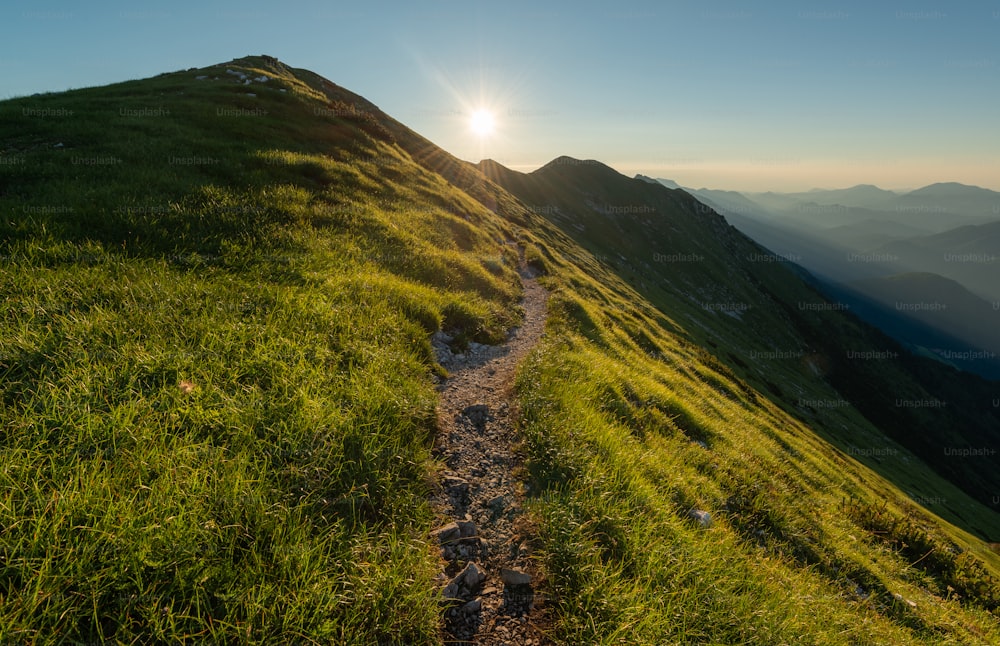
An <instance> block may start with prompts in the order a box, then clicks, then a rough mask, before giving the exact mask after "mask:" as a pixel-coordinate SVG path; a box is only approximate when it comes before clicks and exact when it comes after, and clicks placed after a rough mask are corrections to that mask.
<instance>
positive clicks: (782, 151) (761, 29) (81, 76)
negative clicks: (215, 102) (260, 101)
mask: <svg viewBox="0 0 1000 646" xmlns="http://www.w3.org/2000/svg"><path fill="white" fill-rule="evenodd" d="M247 54H270V55H272V56H276V57H278V58H279V59H281V60H282V61H284V62H286V63H287V64H289V65H291V66H294V67H304V68H308V69H311V70H313V71H315V72H317V73H319V74H322V75H323V76H326V77H327V78H329V79H330V80H331V81H333V82H335V83H338V84H339V85H342V86H344V87H346V88H348V89H350V90H352V91H354V92H357V93H358V94H361V95H363V96H365V97H366V98H368V99H369V100H371V101H373V102H374V103H376V104H377V105H379V107H381V108H382V109H383V110H384V111H386V112H387V113H389V114H390V115H392V116H394V117H396V118H397V119H399V120H400V121H402V122H404V123H405V124H407V125H409V126H410V127H412V128H413V129H414V130H416V131H418V132H420V133H421V134H423V135H424V136H426V137H428V138H429V139H431V140H432V141H434V142H435V143H437V144H439V145H440V146H442V147H443V148H445V149H446V150H448V151H450V152H451V153H453V154H455V155H457V156H459V157H461V158H463V159H469V160H473V161H477V160H478V159H479V158H481V157H491V158H493V159H496V160H497V161H500V162H501V163H503V164H505V165H507V166H510V167H512V168H516V169H519V170H531V169H533V168H535V167H537V166H539V165H542V164H544V163H545V162H547V161H549V160H551V159H552V158H554V157H557V156H559V155H564V154H565V155H571V156H573V157H580V158H587V159H599V160H601V161H604V162H605V163H608V164H609V165H611V166H612V167H614V168H616V169H618V170H619V171H621V172H623V173H626V174H629V175H631V174H634V173H643V174H646V175H651V176H654V177H664V178H670V179H674V180H676V181H678V182H679V183H681V184H682V185H686V186H692V187H696V188H697V187H702V186H708V187H711V188H727V189H734V190H800V189H808V188H813V187H826V188H834V187H844V186H850V185H853V184H858V183H872V184H878V185H880V186H882V187H884V188H890V189H899V188H916V187H919V186H923V185H925V184H929V183H932V182H936V181H959V182H963V183H967V184H976V185H979V186H985V187H987V188H992V189H994V190H1000V2H996V1H994V2H984V1H975V2H955V1H952V2H944V1H943V0H942V1H940V2H936V3H934V2H925V1H921V0H914V1H912V2H910V1H900V2H893V1H890V2H877V3H874V2H854V1H850V2H839V3H838V2H832V3H831V2H816V3H813V2H786V1H783V0H776V1H772V0H768V1H764V0H759V1H757V2H748V1H743V2H711V1H709V2H671V1H669V0H660V1H643V2H638V1H637V2H628V1H627V0H625V1H620V2H618V1H615V2H612V1H610V0H608V1H604V2H589V1H586V0H578V1H576V2H568V1H567V2H544V1H542V0H535V1H533V2H524V1H521V0H492V1H490V2H481V1H477V0H461V1H452V0H434V1H427V2H380V1H378V0H365V1H363V2H362V1H360V0H354V1H351V2H343V1H341V0H325V1H324V0H299V1H297V0H287V1H285V0H282V1H279V0H271V1H270V2H263V1H261V0H239V1H230V0H224V1H220V2H212V1H211V0H201V1H199V2H191V1H188V0H174V1H173V2H158V3H145V4H143V3H138V2H119V1H114V0H111V1H106V2H85V1H83V0H79V1H76V2H73V1H69V0H53V1H48V2H46V1H45V0H39V1H33V2H27V1H20V0H4V2H3V3H2V6H0V98H6V97H11V96H20V95H24V94H31V93H34V92H41V91H50V90H63V89H68V88H71V87H84V86H92V85H102V84H106V83H112V82H116V81H121V80H126V79H131V78H143V77H147V76H153V75H155V74H158V73H160V72H167V71H174V70H177V69H182V68H187V67H202V66H206V65H210V64H214V63H220V62H225V61H228V60H230V59H232V58H236V57H240V56H245V55H247ZM480 107H485V108H488V109H490V110H492V111H493V113H494V115H495V119H496V130H495V131H494V133H493V134H492V135H489V136H478V135H476V134H474V133H473V132H471V131H470V129H469V127H468V122H469V118H470V115H471V113H472V112H473V111H474V110H475V109H478V108H480Z"/></svg>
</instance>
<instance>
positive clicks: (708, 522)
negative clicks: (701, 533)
mask: <svg viewBox="0 0 1000 646" xmlns="http://www.w3.org/2000/svg"><path fill="white" fill-rule="evenodd" d="M688 516H690V517H691V518H693V519H695V520H696V521H698V524H699V525H701V526H702V527H703V528H705V529H708V528H709V527H711V526H712V514H710V513H708V512H707V511H704V510H702V509H692V510H691V511H690V512H688Z"/></svg>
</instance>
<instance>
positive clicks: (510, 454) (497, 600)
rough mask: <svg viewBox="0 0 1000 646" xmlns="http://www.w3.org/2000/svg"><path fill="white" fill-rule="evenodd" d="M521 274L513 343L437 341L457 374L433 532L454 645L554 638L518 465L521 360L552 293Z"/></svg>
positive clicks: (447, 407) (445, 417)
mask: <svg viewBox="0 0 1000 646" xmlns="http://www.w3.org/2000/svg"><path fill="white" fill-rule="evenodd" d="M519 273H520V275H521V282H522V284H523V285H524V296H523V298H522V300H521V307H523V309H524V321H523V323H522V324H521V326H520V327H517V328H514V329H513V330H511V331H510V332H509V333H508V335H507V341H506V342H505V343H503V344H501V345H496V346H487V345H481V344H476V343H472V344H470V345H469V349H468V350H467V351H466V352H464V353H462V354H455V353H453V352H452V350H451V348H450V347H449V345H448V343H449V342H450V341H451V339H450V338H449V337H448V336H447V335H445V334H443V333H441V332H438V333H437V334H435V335H434V338H433V339H432V342H433V345H434V349H435V352H436V354H437V356H438V360H439V362H440V363H441V365H442V366H444V367H445V368H446V369H447V370H448V371H449V377H448V379H447V380H445V381H444V382H443V383H442V384H441V385H440V386H439V391H440V402H439V404H438V435H437V439H436V441H435V446H434V455H435V457H436V458H437V459H438V460H440V461H441V462H442V463H443V464H444V469H443V471H442V473H441V478H440V485H441V487H440V489H439V490H438V491H437V492H436V493H435V494H433V496H432V503H433V505H434V507H435V510H436V511H438V513H439V514H440V515H442V516H443V517H444V518H446V519H451V521H450V522H446V524H444V525H443V526H442V527H439V528H438V529H436V530H434V532H432V535H431V538H432V540H433V541H434V542H435V545H436V546H438V547H440V549H441V556H442V558H443V560H444V561H445V562H446V566H445V568H444V571H443V573H442V574H441V575H440V579H441V584H442V586H443V592H444V597H445V599H446V601H445V605H444V606H443V622H442V628H443V631H444V635H443V637H444V642H445V643H446V644H449V645H452V644H478V645H480V646H499V645H501V644H511V645H518V646H541V645H543V644H548V643H550V641H549V639H548V638H547V637H546V636H545V630H546V626H547V624H548V621H547V620H546V610H545V607H544V600H543V599H542V598H541V595H540V594H537V593H536V592H535V590H536V588H537V586H538V576H537V572H536V570H535V567H534V564H533V563H532V562H531V561H530V559H529V554H530V546H529V543H528V538H529V536H530V531H529V530H530V528H529V527H528V526H527V522H526V519H525V518H524V517H522V513H521V502H522V500H523V498H524V492H523V489H522V483H521V482H520V480H519V479H518V473H517V470H518V468H519V467H520V466H521V464H522V462H523V458H522V456H521V455H519V454H518V451H517V446H518V437H517V431H516V428H515V422H516V419H517V414H518V413H517V403H516V400H515V397H514V392H513V389H514V373H515V370H516V368H517V365H518V364H519V363H520V362H521V360H522V359H523V358H524V357H525V355H527V353H528V352H529V351H530V350H531V349H532V348H533V347H534V346H535V344H536V343H538V341H539V339H540V338H541V336H542V333H543V330H544V327H545V312H546V303H547V301H548V292H546V290H545V289H544V288H543V287H541V286H540V285H539V284H538V282H537V280H536V278H535V275H534V273H533V271H532V270H531V269H530V268H529V267H527V266H526V265H524V263H523V260H522V263H521V268H520V272H519Z"/></svg>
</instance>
